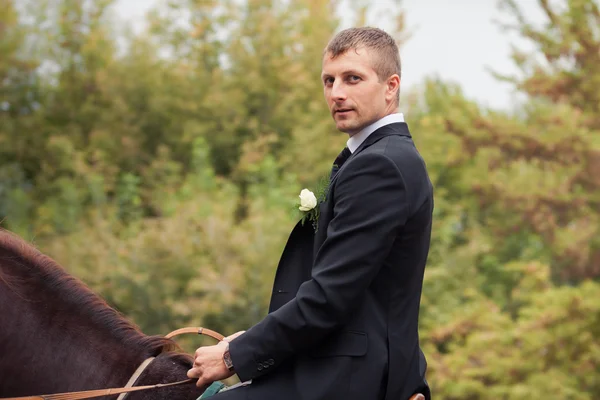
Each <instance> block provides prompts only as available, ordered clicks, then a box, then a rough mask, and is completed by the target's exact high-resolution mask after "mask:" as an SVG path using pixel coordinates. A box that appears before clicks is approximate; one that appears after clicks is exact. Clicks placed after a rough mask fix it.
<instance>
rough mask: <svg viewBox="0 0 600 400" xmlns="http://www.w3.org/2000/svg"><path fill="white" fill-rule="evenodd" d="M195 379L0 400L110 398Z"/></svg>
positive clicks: (180, 383)
mask: <svg viewBox="0 0 600 400" xmlns="http://www.w3.org/2000/svg"><path fill="white" fill-rule="evenodd" d="M194 381H195V379H186V380H183V381H179V382H172V383H158V384H156V385H149V386H136V387H130V388H116V389H98V390H86V391H83V392H69V393H57V394H44V395H41V396H25V397H5V398H2V400H78V399H91V398H93V397H100V396H110V395H114V394H120V393H131V392H137V391H141V390H149V389H158V388H163V387H168V386H177V385H182V384H184V383H191V382H194Z"/></svg>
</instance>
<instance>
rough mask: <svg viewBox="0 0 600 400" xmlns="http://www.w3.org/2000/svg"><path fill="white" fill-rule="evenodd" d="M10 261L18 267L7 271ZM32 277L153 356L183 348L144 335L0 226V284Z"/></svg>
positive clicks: (14, 284)
mask: <svg viewBox="0 0 600 400" xmlns="http://www.w3.org/2000/svg"><path fill="white" fill-rule="evenodd" d="M10 264H13V265H14V266H15V267H16V268H12V269H11V272H8V271H7V266H8V265H10ZM32 277H35V278H37V279H40V280H41V281H42V282H44V285H45V286H46V287H47V288H48V289H49V290H51V291H52V292H53V293H56V294H58V295H59V296H60V298H61V301H66V302H68V303H69V304H73V305H74V307H73V309H74V310H77V312H78V313H80V315H81V316H82V317H84V318H86V319H87V320H88V321H91V322H92V324H94V325H95V326H98V327H102V328H103V329H106V330H108V332H109V333H110V334H111V335H112V337H114V338H115V339H117V340H120V341H122V342H123V343H124V344H125V345H126V346H127V347H128V348H134V349H135V348H137V349H144V350H145V351H148V352H149V353H150V356H157V355H158V354H160V353H162V352H167V351H178V350H180V349H179V347H178V346H177V344H176V343H175V342H173V341H172V340H170V339H166V338H164V337H161V336H147V335H144V334H143V333H142V332H141V330H140V329H139V328H138V327H137V326H136V325H134V324H133V323H131V322H130V321H128V320H127V319H125V318H124V317H123V315H122V314H121V313H119V312H118V311H116V310H115V309H113V308H112V307H110V306H109V305H108V304H107V303H106V301H104V300H103V299H102V298H101V297H100V296H98V295H96V294H95V293H94V292H92V291H91V290H90V289H89V288H88V287H87V286H86V285H85V284H84V283H83V282H82V281H80V280H79V279H77V278H75V277H73V276H72V275H70V274H68V273H67V272H66V270H65V269H64V268H63V267H61V266H60V265H59V264H58V263H57V262H55V261H54V260H53V259H52V258H50V257H48V256H46V255H44V254H43V253H41V252H40V251H39V250H38V249H37V248H35V247H34V246H33V245H32V244H29V243H28V242H26V241H25V240H23V239H21V238H20V237H18V236H17V235H15V234H13V233H11V232H9V231H7V230H5V229H2V228H0V284H1V283H2V282H4V283H5V284H6V285H7V286H8V287H9V288H12V289H13V290H19V287H23V285H24V283H25V282H26V280H28V279H29V278H32ZM17 293H19V292H18V291H17ZM19 295H20V296H21V297H23V295H22V294H19ZM33 300H34V299H33Z"/></svg>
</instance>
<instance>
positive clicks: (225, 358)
mask: <svg viewBox="0 0 600 400" xmlns="http://www.w3.org/2000/svg"><path fill="white" fill-rule="evenodd" d="M225 343H226V344H225V346H226V347H225V353H223V362H224V363H225V366H226V367H227V369H228V370H229V371H231V372H233V361H231V354H229V342H225Z"/></svg>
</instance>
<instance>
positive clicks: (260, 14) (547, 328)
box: [0, 0, 600, 400]
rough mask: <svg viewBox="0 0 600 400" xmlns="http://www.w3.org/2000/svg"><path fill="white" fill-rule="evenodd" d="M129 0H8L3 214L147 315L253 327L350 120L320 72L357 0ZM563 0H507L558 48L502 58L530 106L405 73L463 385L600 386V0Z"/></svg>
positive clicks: (400, 31) (435, 298) (431, 346)
mask: <svg viewBox="0 0 600 400" xmlns="http://www.w3.org/2000/svg"><path fill="white" fill-rule="evenodd" d="M111 3H112V1H110V0H104V1H103V0H53V1H31V0H20V1H18V2H17V1H11V0H0V4H1V7H0V53H1V55H2V56H1V57H0V82H1V85H2V86H1V91H2V92H1V93H2V99H1V101H0V115H1V120H0V220H2V226H3V227H4V228H6V229H9V230H12V231H14V232H16V233H18V234H20V235H21V236H23V237H24V238H26V239H27V240H30V241H32V242H34V243H35V244H36V245H37V246H38V247H39V248H40V249H41V250H42V251H43V252H45V253H47V254H49V255H50V256H52V257H53V258H55V259H56V260H57V261H58V262H59V263H61V264H62V265H63V266H65V267H66V268H67V269H68V270H69V271H70V272H71V273H73V274H74V275H76V276H78V277H79V278H81V279H82V280H83V281H85V282H86V283H87V284H89V285H90V286H91V287H92V288H93V289H94V290H95V291H96V292H98V293H100V294H101V295H102V296H103V297H105V298H106V299H107V300H108V301H109V302H110V303H111V304H112V305H113V306H115V307H116V308H117V309H119V310H120V311H122V312H123V313H125V314H126V315H127V316H128V317H129V318H130V319H131V320H133V321H134V322H136V323H137V324H139V325H140V326H141V327H142V329H143V330H144V331H145V332H146V333H151V334H165V333H167V332H169V331H171V330H174V329H176V328H178V327H181V326H186V325H203V326H207V327H211V328H212V329H217V330H219V331H222V332H223V333H226V334H229V333H233V332H235V331H237V330H240V329H245V328H247V327H248V326H249V325H251V324H252V323H254V322H256V321H258V320H259V319H260V318H262V317H263V316H264V314H265V313H266V308H267V301H268V298H269V293H270V290H271V284H272V279H273V275H274V272H275V267H276V264H277V260H278V257H279V255H280V253H281V251H282V248H283V245H284V244H285V240H286V239H287V234H288V233H289V230H290V229H291V227H292V226H293V224H294V223H295V221H296V219H295V218H296V217H297V215H296V214H295V213H294V203H295V202H296V199H297V195H298V193H299V191H300V190H301V189H302V188H303V187H310V186H311V185H314V184H315V183H316V182H317V181H318V180H319V179H320V178H321V176H323V175H324V174H325V173H326V172H327V171H328V169H329V168H330V165H331V162H332V160H333V158H334V157H335V155H336V154H337V153H338V152H339V149H340V148H341V147H342V146H343V145H344V143H345V138H344V137H343V135H341V136H340V135H339V134H338V133H336V131H335V129H334V126H333V124H332V123H331V120H330V116H329V114H328V112H327V108H326V106H325V104H324V101H323V99H322V89H321V84H320V81H319V74H320V68H321V63H320V60H321V54H322V49H323V47H324V46H325V45H326V43H327V40H328V39H329V38H330V36H331V35H332V34H333V33H334V32H335V31H336V30H337V29H338V27H339V21H338V19H337V17H336V14H335V8H336V6H337V2H336V1H317V0H289V1H286V2H275V1H269V0H246V1H233V0H231V1H229V0H226V1H194V0H171V1H168V2H164V3H161V5H160V6H159V7H157V8H156V9H154V10H153V11H152V12H151V13H150V14H149V15H148V16H147V19H148V29H146V30H144V31H142V32H141V33H132V32H130V31H128V30H126V29H117V28H116V25H115V22H114V18H113V16H112V14H111V6H112V4H111ZM359 3H360V2H359ZM558 3H559V4H556V2H554V3H552V4H551V3H550V2H548V1H545V0H539V1H538V4H539V8H540V10H541V11H543V12H544V15H545V17H546V22H547V23H546V24H545V25H543V26H534V25H533V24H531V23H530V22H529V21H527V20H526V18H525V17H524V16H523V14H522V13H521V11H520V8H519V6H518V4H517V2H516V1H513V0H503V1H502V2H501V5H502V6H503V7H502V8H503V10H504V13H505V15H507V16H509V17H510V20H511V21H512V22H511V23H510V24H509V26H507V29H512V30H514V31H516V32H518V33H519V34H520V35H521V36H522V37H523V38H526V39H528V40H529V41H531V43H532V44H533V46H534V48H535V51H534V52H523V51H520V50H518V49H515V51H514V54H513V57H512V58H513V60H514V62H515V64H516V65H517V66H518V67H519V69H520V74H519V76H517V77H511V76H503V75H502V74H501V73H500V71H496V74H497V77H498V79H503V80H506V81H508V82H511V83H512V84H513V85H514V86H515V88H517V89H518V90H520V91H521V93H522V94H523V95H524V96H525V99H526V100H525V101H524V102H523V104H520V105H519V106H518V107H515V109H514V110H513V111H499V110H494V109H489V108H485V107H483V106H481V105H479V104H477V103H476V102H474V101H471V100H469V99H467V98H466V97H465V96H464V95H463V93H462V91H461V88H460V87H458V86H457V85H454V84H449V83H446V82H443V81H440V80H436V79H431V80H428V81H426V82H424V85H423V87H422V89H421V90H419V91H417V92H414V93H407V94H404V96H403V97H404V99H405V100H404V101H403V105H402V109H403V111H405V116H406V118H407V120H408V123H409V125H410V128H411V132H413V133H414V138H415V142H416V144H417V146H418V148H419V149H420V151H421V153H422V154H423V156H424V157H425V160H426V161H427V164H428V168H429V171H430V174H431V178H432V181H433V182H434V185H435V196H436V209H435V221H434V223H435V225H434V232H433V238H432V248H431V253H430V258H429V263H428V267H427V271H426V279H425V287H424V291H423V301H422V311H421V338H422V342H423V346H424V350H425V353H426V355H427V357H428V361H429V372H428V374H429V375H428V379H429V381H430V383H431V385H432V388H433V391H434V393H435V394H436V397H438V398H440V399H448V400H450V399H456V400H458V399H461V400H464V399H522V398H534V399H596V398H600V372H599V371H600V366H599V361H598V360H600V340H599V339H598V338H599V337H600V285H599V283H598V281H599V277H600V90H599V89H598V88H599V87H600V28H599V27H600V12H599V5H598V2H597V1H596V0H568V1H566V0H565V1H562V2H558ZM365 4H366V3H364V2H363V3H361V4H358V6H360V5H362V7H357V10H359V11H357V13H356V21H357V24H362V23H365V18H366V16H365V15H366V10H367V8H368V4H367V5H365ZM392 17H393V18H394V20H395V21H397V31H396V32H393V33H394V35H396V36H397V38H398V41H399V43H403V41H404V40H406V38H407V37H406V32H405V30H404V24H403V21H404V15H403V13H402V12H400V13H398V14H397V15H394V16H392ZM187 344H188V345H189V347H190V350H191V349H192V348H194V347H195V346H196V345H197V344H198V343H187Z"/></svg>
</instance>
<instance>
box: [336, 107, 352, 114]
mask: <svg viewBox="0 0 600 400" xmlns="http://www.w3.org/2000/svg"><path fill="white" fill-rule="evenodd" d="M352 111H354V110H353V109H351V108H340V109H337V110H335V111H334V114H335V115H348V114H350V113H351V112H352Z"/></svg>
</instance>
